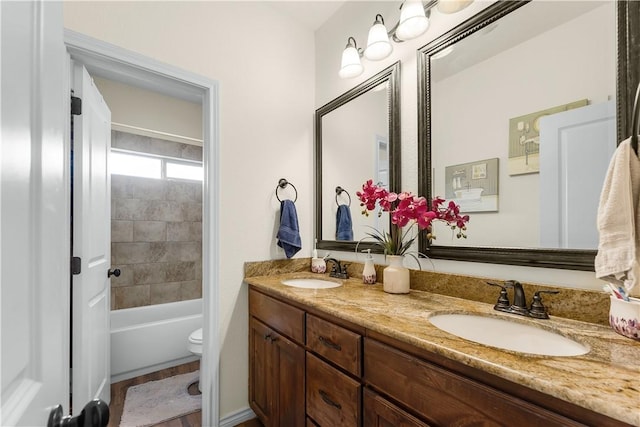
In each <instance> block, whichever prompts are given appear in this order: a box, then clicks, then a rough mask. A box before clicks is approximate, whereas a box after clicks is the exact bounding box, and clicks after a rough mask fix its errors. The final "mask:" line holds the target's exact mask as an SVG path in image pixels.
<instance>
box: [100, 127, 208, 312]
mask: <svg viewBox="0 0 640 427" xmlns="http://www.w3.org/2000/svg"><path fill="white" fill-rule="evenodd" d="M112 147H114V148H123V149H126V150H130V151H138V152H143V153H153V154H160V155H164V156H171V157H176V158H188V159H190V160H201V159H202V148H201V147H197V146H193V145H187V144H181V143H177V142H171V141H166V140H161V139H155V138H149V137H144V136H138V135H132V134H128V133H124V132H117V131H114V132H112ZM111 261H112V266H113V268H119V269H120V270H121V272H122V274H121V275H120V277H117V278H116V277H112V279H111V309H112V310H118V309H122V308H130V307H140V306H145V305H152V304H161V303H166V302H174V301H183V300H188V299H195V298H200V297H201V296H202V273H201V272H202V183H201V182H190V181H169V180H160V179H151V178H138V177H132V176H124V175H112V177H111Z"/></svg>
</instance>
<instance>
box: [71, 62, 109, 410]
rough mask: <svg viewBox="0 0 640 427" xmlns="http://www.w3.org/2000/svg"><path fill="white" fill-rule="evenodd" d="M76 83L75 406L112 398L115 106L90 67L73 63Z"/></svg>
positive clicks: (73, 352)
mask: <svg viewBox="0 0 640 427" xmlns="http://www.w3.org/2000/svg"><path fill="white" fill-rule="evenodd" d="M72 76H73V77H72V89H73V91H74V96H76V97H79V98H81V99H82V113H81V114H80V115H74V116H73V117H74V124H73V214H72V216H73V256H74V257H79V258H80V259H81V271H80V274H77V275H74V276H73V286H72V293H73V298H72V305H73V317H72V325H73V327H72V359H71V360H72V362H71V363H72V408H73V409H74V410H73V412H74V413H77V410H76V408H82V406H83V405H84V404H85V403H86V402H87V401H89V400H92V399H102V400H103V401H105V402H107V403H108V402H109V400H110V345H109V314H110V309H111V304H110V299H111V298H110V286H109V277H108V276H107V272H108V271H109V269H110V266H111V226H110V219H111V185H110V184H111V180H110V175H109V173H108V172H109V169H108V159H109V151H110V149H111V112H110V111H109V108H108V107H107V105H106V103H105V102H104V99H103V98H102V95H100V92H98V89H97V88H96V86H95V84H94V83H93V80H92V79H91V77H90V76H89V74H88V73H87V70H86V69H85V68H84V67H83V66H82V65H81V64H78V63H72Z"/></svg>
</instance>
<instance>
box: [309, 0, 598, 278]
mask: <svg viewBox="0 0 640 427" xmlns="http://www.w3.org/2000/svg"><path fill="white" fill-rule="evenodd" d="M492 3H493V2H492V1H481V0H476V1H474V2H473V3H472V4H471V5H470V6H469V7H467V8H466V9H464V10H462V11H461V12H458V13H456V14H453V15H444V14H441V13H439V12H438V11H437V9H433V10H432V15H431V17H432V20H431V26H430V28H429V30H428V31H427V32H426V33H425V34H424V35H422V36H421V37H418V38H417V39H414V40H410V41H407V42H404V43H401V44H394V45H393V47H394V51H393V53H392V54H391V56H390V57H388V58H386V59H384V60H382V61H379V62H372V61H368V60H366V59H363V65H364V66H365V72H364V73H363V74H362V75H361V76H359V77H357V78H354V79H345V80H343V79H340V78H339V77H338V69H339V67H340V55H341V53H342V50H343V49H344V46H345V44H346V41H347V38H348V37H349V36H353V37H355V38H356V40H357V43H358V45H359V46H360V45H364V44H365V43H366V37H367V32H368V29H369V27H370V26H371V23H372V22H373V18H374V17H375V14H376V13H381V14H383V15H384V17H385V22H386V23H387V24H388V26H389V27H390V26H393V25H394V24H395V22H397V20H398V16H399V13H398V11H397V7H398V5H399V2H349V3H346V4H345V5H344V6H342V7H341V8H340V9H339V10H338V12H337V13H336V14H335V15H333V16H332V17H331V19H330V20H329V21H328V22H327V23H326V24H325V25H323V26H322V27H321V28H320V29H319V30H318V31H316V82H315V83H316V108H319V107H321V106H322V105H324V104H326V103H327V102H328V101H330V100H331V99H333V98H335V97H337V96H339V95H340V94H342V93H344V92H346V91H347V90H349V89H351V88H352V87H354V86H356V85H357V84H359V83H361V82H363V81H364V80H366V79H367V78H369V77H371V76H372V75H374V74H375V73H377V72H379V71H381V70H382V69H384V68H385V67H387V66H389V65H390V64H392V63H393V62H396V61H398V60H399V61H401V90H400V96H401V141H402V174H401V175H402V189H403V190H407V191H413V192H417V187H418V172H417V171H418V166H417V135H418V124H417V110H418V109H417V81H418V78H417V62H416V58H417V52H416V50H417V49H419V48H420V47H422V46H424V45H425V44H427V43H428V42H430V41H431V40H433V39H435V38H436V37H438V36H440V35H442V34H443V33H445V32H446V31H448V30H449V29H451V28H453V27H455V26H456V25H458V24H460V23H461V22H463V21H465V20H466V19H468V18H469V17H471V16H472V15H475V14H476V13H478V12H479V11H481V10H482V9H484V8H485V7H487V6H489V5H490V4H492ZM333 255H334V256H336V257H338V258H342V259H349V260H353V259H355V258H356V256H355V254H353V253H351V252H342V253H336V252H335V251H333ZM376 260H377V262H382V258H381V257H380V256H377V257H376ZM422 268H423V269H425V270H435V271H437V272H444V273H447V272H451V273H458V274H468V275H473V276H483V277H492V278H497V279H518V280H521V281H530V282H535V283H543V284H549V285H557V286H566V287H576V288H590V289H600V287H601V282H600V281H598V280H596V279H595V275H594V273H593V272H581V271H571V270H558V269H542V268H533V267H519V266H508V265H498V264H486V263H471V262H456V261H449V260H436V259H434V260H429V261H422Z"/></svg>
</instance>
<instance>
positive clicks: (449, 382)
mask: <svg viewBox="0 0 640 427" xmlns="http://www.w3.org/2000/svg"><path fill="white" fill-rule="evenodd" d="M364 355H365V356H364V378H365V382H366V383H368V384H371V385H372V386H374V387H375V388H376V389H378V390H381V391H382V390H383V391H384V393H386V394H388V395H389V396H391V397H392V398H393V399H395V400H397V401H399V402H401V403H402V404H404V405H406V406H407V407H409V408H412V409H413V410H415V411H416V412H417V413H418V414H421V415H423V416H424V417H425V418H426V419H427V420H429V422H431V423H433V424H434V425H441V426H452V425H486V426H489V425H491V426H516V425H521V426H544V427H551V426H557V427H568V426H582V425H583V424H579V423H576V422H575V421H573V420H570V419H568V418H565V417H563V416H560V415H557V414H554V413H552V412H549V411H547V410H545V409H543V408H541V407H538V406H536V405H533V404H531V403H529V402H526V401H524V400H521V399H518V398H515V397H512V396H510V395H508V394H506V393H503V392H501V391H498V390H495V389H493V388H490V387H488V386H485V385H484V384H481V383H478V382H475V381H473V380H470V379H467V378H464V377H462V376H459V375H457V374H454V373H452V372H449V371H447V370H444V369H442V368H439V367H437V366H435V365H432V364H430V363H427V362H425V361H423V360H420V359H418V358H416V357H414V356H411V355H409V354H406V353H404V352H402V351H400V350H396V349H394V348H392V347H389V346H387V345H385V344H382V343H379V342H377V341H373V340H371V339H365V343H364Z"/></svg>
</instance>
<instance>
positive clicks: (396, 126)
mask: <svg viewBox="0 0 640 427" xmlns="http://www.w3.org/2000/svg"><path fill="white" fill-rule="evenodd" d="M385 81H387V82H388V83H389V88H388V95H389V96H388V99H389V103H388V107H389V147H390V150H389V189H390V190H391V191H398V189H399V188H400V151H401V150H400V62H396V63H394V64H393V65H391V66H389V67H387V68H385V69H384V70H382V71H381V72H379V73H378V74H376V75H374V76H373V77H370V78H369V79H367V80H366V81H364V82H362V83H360V84H359V85H358V86H356V87H354V88H353V89H351V90H349V91H348V92H345V93H344V94H342V95H340V96H339V97H337V98H335V99H334V100H332V101H330V102H329V103H327V104H325V105H323V106H322V107H320V108H319V109H317V110H316V114H315V158H316V162H315V168H316V171H315V172H316V173H315V179H316V181H315V187H316V209H315V213H316V215H315V223H316V232H315V238H316V239H317V244H316V247H317V248H318V249H325V250H339V251H354V250H355V249H356V244H357V242H346V241H337V240H322V191H323V187H322V117H323V116H325V115H326V114H328V113H330V112H332V111H334V110H336V109H337V108H340V107H341V106H343V105H345V104H346V103H348V102H349V101H351V100H353V99H355V98H357V97H358V96H360V95H362V94H364V93H366V92H368V91H370V90H371V89H373V88H375V87H376V86H378V85H379V84H381V83H383V82H385ZM366 179H367V177H362V180H363V181H362V182H363V183H364V181H365V180H366ZM331 190H332V189H331ZM352 197H354V202H357V200H355V194H352ZM358 207H359V202H358ZM354 214H356V215H359V212H354ZM390 221H391V220H389V222H390ZM389 225H391V224H389ZM366 249H371V252H380V249H379V247H378V246H376V245H375V244H373V243H371V242H365V241H363V242H362V243H360V244H359V245H358V250H366Z"/></svg>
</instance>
